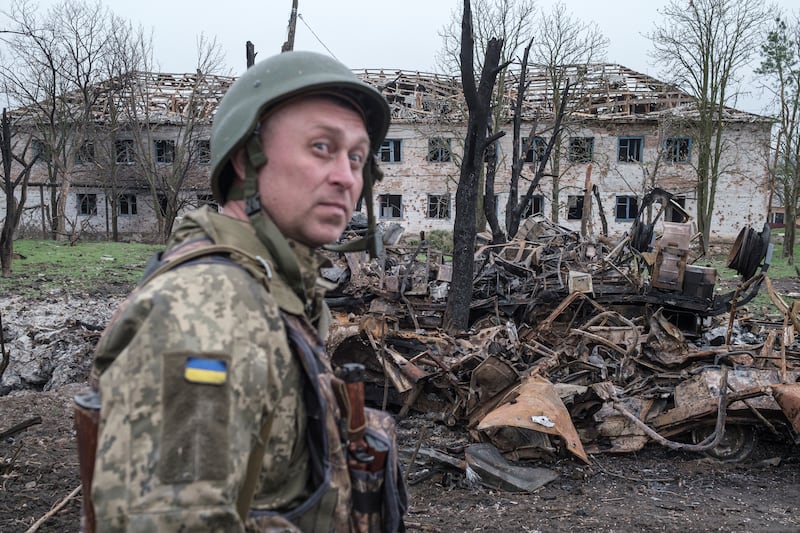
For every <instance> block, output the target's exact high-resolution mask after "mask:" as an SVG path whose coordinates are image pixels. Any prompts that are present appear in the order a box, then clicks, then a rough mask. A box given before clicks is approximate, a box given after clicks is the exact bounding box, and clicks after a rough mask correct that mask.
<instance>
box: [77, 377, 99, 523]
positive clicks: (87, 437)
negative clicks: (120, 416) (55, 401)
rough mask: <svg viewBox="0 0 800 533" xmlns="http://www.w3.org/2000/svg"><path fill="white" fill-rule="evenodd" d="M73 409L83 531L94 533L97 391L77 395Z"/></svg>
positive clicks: (97, 418) (97, 417)
mask: <svg viewBox="0 0 800 533" xmlns="http://www.w3.org/2000/svg"><path fill="white" fill-rule="evenodd" d="M74 401H75V406H74V409H73V413H74V421H75V433H76V434H77V438H78V462H79V464H80V473H81V493H82V504H81V511H82V513H81V514H82V516H81V531H83V532H84V533H94V532H95V529H96V522H95V515H94V505H92V479H93V478H94V460H95V457H96V455H97V426H98V424H99V423H100V395H99V394H98V393H97V392H96V391H93V390H92V391H86V392H83V393H80V394H76V395H75V398H74Z"/></svg>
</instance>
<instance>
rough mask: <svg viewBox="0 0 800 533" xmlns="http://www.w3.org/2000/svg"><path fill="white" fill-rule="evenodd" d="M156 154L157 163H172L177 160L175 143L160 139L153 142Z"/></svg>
mask: <svg viewBox="0 0 800 533" xmlns="http://www.w3.org/2000/svg"><path fill="white" fill-rule="evenodd" d="M153 147H154V148H155V152H156V163H172V162H173V161H174V160H175V141H173V140H171V139H159V140H157V141H153Z"/></svg>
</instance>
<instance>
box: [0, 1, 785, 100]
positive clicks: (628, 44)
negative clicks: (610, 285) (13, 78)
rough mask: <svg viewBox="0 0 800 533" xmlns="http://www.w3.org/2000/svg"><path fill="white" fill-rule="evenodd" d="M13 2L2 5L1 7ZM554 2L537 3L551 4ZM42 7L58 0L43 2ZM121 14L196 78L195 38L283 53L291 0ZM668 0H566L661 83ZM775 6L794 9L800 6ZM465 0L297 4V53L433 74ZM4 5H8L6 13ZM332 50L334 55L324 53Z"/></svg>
mask: <svg viewBox="0 0 800 533" xmlns="http://www.w3.org/2000/svg"><path fill="white" fill-rule="evenodd" d="M9 1H10V0H0V5H2V4H4V3H7V2H9ZM555 1H556V0H539V5H541V6H543V7H545V8H549V7H550V6H552V4H553V3H554V2H555ZM39 3H40V5H41V6H43V7H44V6H47V5H51V4H52V3H54V0H40V2H39ZM104 3H105V4H106V5H108V7H109V8H110V9H111V10H112V11H114V12H115V13H116V14H118V15H120V16H123V17H125V18H128V19H130V20H133V21H135V22H138V23H141V24H142V26H143V27H144V28H145V29H148V30H149V29H152V30H153V37H154V45H155V58H156V61H157V62H158V66H159V68H160V70H162V71H165V72H191V71H193V70H194V68H195V63H196V40H197V36H198V35H199V34H200V33H201V32H204V33H205V34H207V35H216V36H217V38H218V41H219V42H220V43H221V45H222V46H223V49H224V52H225V58H226V62H227V66H228V67H229V69H230V72H231V73H233V74H238V73H239V72H241V71H242V70H243V69H244V66H245V42H246V41H248V40H250V41H252V42H253V43H254V44H255V48H256V51H257V52H258V53H259V56H258V57H259V58H263V57H266V56H268V55H271V54H273V53H277V52H279V51H280V47H281V44H283V42H284V40H285V39H286V28H287V22H288V19H289V11H290V8H291V0H266V1H261V2H253V1H252V0H249V1H248V0H223V1H220V0H213V1H212V0H195V1H193V2H187V1H176V0H173V1H166V0H136V1H131V0H106V1H105V2H104ZM665 3H666V2H665V1H664V0H647V1H645V2H635V3H634V4H631V2H629V1H625V2H622V1H613V0H608V1H606V2H598V1H597V0H565V4H566V5H567V8H568V9H569V10H570V11H571V12H572V13H573V14H574V16H576V17H578V18H580V19H581V20H584V21H594V22H596V23H597V24H598V26H599V27H600V30H601V31H602V32H603V33H604V34H605V36H606V37H608V38H609V40H610V43H609V49H608V57H607V59H608V61H609V62H612V63H619V64H622V65H624V66H626V67H629V68H632V69H633V70H636V71H639V72H642V73H645V74H649V75H651V76H654V77H659V70H658V68H656V66H654V65H653V64H652V61H651V59H650V58H649V57H648V55H647V53H648V51H649V50H650V49H651V45H650V42H649V40H648V39H647V38H646V37H645V36H644V34H646V33H648V32H650V31H651V30H652V27H653V22H654V21H655V20H657V18H658V9H659V8H660V7H661V6H663V5H664V4H665ZM777 4H778V5H779V6H780V7H782V8H783V9H784V11H786V12H789V11H790V10H797V0H780V1H778V2H777ZM461 5H462V1H461V0H403V1H398V0H392V1H386V0H299V13H300V16H301V19H300V20H298V23H297V34H296V37H295V49H298V50H300V49H303V50H316V51H320V52H330V53H332V54H333V55H334V56H335V57H337V58H338V59H339V60H341V61H342V62H344V63H345V64H346V65H347V66H349V67H351V68H371V69H380V68H384V69H407V70H420V71H425V72H432V71H434V70H435V65H436V61H435V57H436V54H437V52H438V51H439V50H440V48H441V42H442V41H441V37H439V31H440V30H441V28H442V27H443V26H444V25H445V24H447V22H448V21H449V20H450V18H451V14H452V13H453V11H456V12H458V13H459V15H460V12H461ZM0 9H2V8H0ZM326 48H327V50H326ZM745 81H746V82H748V87H746V88H745V89H746V90H747V91H749V92H751V94H750V95H749V96H747V97H745V98H743V99H742V100H741V101H740V103H739V105H738V107H739V108H740V109H743V110H746V111H750V112H756V113H758V112H762V111H764V109H765V107H764V106H765V103H766V102H764V101H763V100H764V97H763V96H762V95H759V94H758V93H757V91H755V89H754V86H753V84H752V81H753V80H752V77H751V76H747V79H746V80H745Z"/></svg>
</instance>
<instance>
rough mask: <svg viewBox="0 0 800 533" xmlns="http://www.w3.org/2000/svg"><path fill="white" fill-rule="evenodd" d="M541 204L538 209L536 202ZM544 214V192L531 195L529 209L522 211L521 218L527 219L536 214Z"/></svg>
mask: <svg viewBox="0 0 800 533" xmlns="http://www.w3.org/2000/svg"><path fill="white" fill-rule="evenodd" d="M537 203H538V204H539V209H538V210H537V209H536V204H537ZM543 214H544V195H543V194H534V195H532V196H531V202H530V203H529V204H528V206H527V209H525V211H523V212H522V213H520V215H519V219H520V220H525V219H526V218H529V217H532V216H535V215H543Z"/></svg>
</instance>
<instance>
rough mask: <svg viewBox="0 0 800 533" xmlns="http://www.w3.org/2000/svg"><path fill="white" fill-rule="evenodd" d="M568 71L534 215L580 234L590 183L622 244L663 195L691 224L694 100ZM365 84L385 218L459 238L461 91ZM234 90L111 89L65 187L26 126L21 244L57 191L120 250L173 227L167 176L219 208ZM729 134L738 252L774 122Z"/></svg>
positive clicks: (607, 73) (506, 169)
mask: <svg viewBox="0 0 800 533" xmlns="http://www.w3.org/2000/svg"><path fill="white" fill-rule="evenodd" d="M565 69H566V70H567V71H568V76H567V77H568V78H570V79H573V80H576V79H580V84H579V86H578V87H579V89H578V90H579V91H580V92H579V97H577V98H576V99H575V103H574V105H573V107H572V109H570V112H569V116H568V119H567V121H566V128H565V131H564V134H563V143H562V146H561V149H560V153H559V154H558V168H559V175H560V180H559V183H558V194H557V195H554V194H553V183H554V182H553V180H552V179H545V180H542V182H541V183H540V186H539V188H538V189H537V190H536V191H534V195H533V198H532V202H531V205H530V206H529V207H528V209H527V211H526V212H525V213H523V216H524V217H527V216H530V215H535V214H542V215H544V216H545V217H546V218H550V219H551V220H552V219H554V217H553V213H557V218H558V222H559V223H560V224H563V225H564V226H565V227H568V228H573V229H574V228H577V227H579V224H580V218H581V211H582V205H583V201H584V200H583V190H584V188H585V186H586V179H587V173H590V174H591V182H592V184H593V185H594V186H595V187H596V188H597V192H598V196H597V199H598V200H599V202H598V204H597V205H596V206H595V211H594V213H593V219H592V221H591V222H592V223H593V224H595V225H597V226H598V227H599V225H600V223H601V220H602V221H603V222H604V223H605V224H607V228H608V233H609V234H611V235H620V234H621V233H623V232H624V231H626V229H627V228H628V227H629V226H630V223H631V222H632V221H633V220H634V218H635V217H636V215H637V213H638V210H639V208H640V206H641V202H642V198H643V196H644V194H645V193H646V192H647V191H648V190H650V189H652V188H654V187H660V188H664V189H667V190H670V191H672V192H673V193H674V194H675V202H676V203H677V204H679V205H681V206H682V207H683V208H684V209H685V210H686V211H688V212H694V210H695V207H696V205H695V201H696V191H695V178H696V176H695V172H694V165H693V162H695V161H696V158H697V150H696V149H695V147H694V144H693V139H692V136H691V123H692V119H693V117H694V116H695V111H694V108H693V103H692V99H691V98H690V97H689V96H688V95H686V94H685V93H683V92H681V91H680V90H678V89H677V88H675V87H673V86H670V85H668V84H666V83H663V82H660V81H658V80H656V79H654V78H651V77H649V76H646V75H644V74H640V73H637V72H634V71H632V70H630V69H627V68H625V67H623V66H620V65H614V64H598V65H588V66H580V67H565ZM356 73H357V74H358V75H359V76H360V77H361V78H362V79H363V80H364V81H366V82H367V83H370V84H372V85H373V86H375V87H377V88H379V89H380V90H381V91H382V93H383V94H384V95H385V96H386V98H387V100H388V101H389V104H390V106H391V108H392V115H393V118H392V125H391V127H390V130H389V133H388V135H387V139H386V141H385V142H384V143H383V146H382V147H381V150H380V153H379V154H378V157H379V159H380V161H381V164H382V168H383V171H384V173H385V179H384V180H383V182H382V183H380V184H379V185H378V187H377V190H376V197H375V199H374V202H375V208H376V211H375V212H376V213H378V214H379V216H380V218H381V219H382V220H383V221H384V222H386V223H397V224H399V225H401V226H402V227H403V228H404V229H405V230H406V231H407V232H409V233H414V234H415V233H418V232H420V231H430V230H451V229H452V225H453V221H454V215H455V205H454V197H455V195H454V192H455V187H456V183H457V179H458V173H459V169H458V161H459V160H460V151H461V146H460V143H461V142H463V136H464V126H465V123H466V113H465V106H464V99H463V94H462V91H461V87H460V79H459V78H458V77H457V76H446V75H440V74H427V73H420V72H410V71H384V70H363V71H357V72H356ZM505 80H506V86H505V87H504V96H503V98H502V102H503V103H502V106H501V107H502V109H500V110H499V116H502V117H504V118H503V119H502V120H503V121H505V124H504V126H503V127H507V128H508V129H509V130H510V128H511V122H510V117H511V106H512V103H513V101H514V99H515V97H516V90H517V88H516V87H517V86H516V84H517V80H516V79H515V74H514V72H513V71H510V72H509V75H507V76H506V78H505ZM529 80H530V82H531V85H530V88H529V89H528V90H527V91H526V93H525V99H524V104H523V110H522V118H523V120H522V125H521V129H522V131H523V132H525V133H524V137H526V138H527V137H529V136H530V137H531V139H530V144H529V145H528V146H526V147H524V148H527V149H523V151H522V153H523V154H524V157H525V159H526V170H524V171H523V183H524V182H525V179H528V180H529V179H530V178H531V174H532V171H531V170H529V169H527V168H528V167H531V166H532V165H533V164H535V163H536V162H537V159H538V158H541V157H542V152H543V150H542V147H543V145H544V143H546V142H547V140H548V138H549V133H548V132H549V128H550V127H551V125H552V121H553V104H552V97H551V94H550V93H549V92H548V89H547V87H548V85H547V84H548V80H547V78H546V76H544V74H542V73H541V72H538V73H537V72H536V71H534V72H532V73H531V74H529ZM231 82H232V78H227V77H221V76H208V75H200V74H177V75H172V74H147V73H142V74H135V75H132V76H131V77H130V79H128V80H126V81H125V82H124V83H123V82H120V81H119V80H110V81H108V82H106V83H105V84H103V85H102V86H101V87H98V88H97V91H96V94H97V95H99V96H98V98H97V99H96V101H95V102H94V104H93V107H92V116H91V122H92V125H93V126H92V128H90V129H91V135H85V134H82V137H81V139H80V140H79V141H76V142H74V143H73V144H75V145H74V146H71V147H70V148H69V149H68V150H66V152H65V154H67V155H66V157H64V159H65V160H64V161H60V163H59V164H60V166H61V169H62V173H61V174H60V175H59V178H58V179H57V180H56V181H53V180H52V179H48V175H49V174H50V172H51V171H52V166H53V165H55V162H54V161H53V159H52V157H50V156H49V154H48V151H49V148H48V146H47V144H46V143H44V142H43V141H42V140H41V139H40V138H38V137H37V134H36V133H35V129H36V128H35V127H34V126H33V125H34V122H31V120H32V119H30V118H29V119H28V122H27V123H25V122H24V121H23V122H22V124H27V126H25V127H26V128H31V131H34V133H33V136H34V140H33V150H32V151H33V152H37V153H39V154H40V157H39V159H38V161H37V162H36V163H35V164H34V166H33V171H32V175H31V179H30V183H31V191H30V193H29V196H28V201H27V204H26V211H25V213H24V216H23V219H22V223H21V226H20V229H19V235H20V236H36V235H41V234H42V233H43V232H44V233H47V224H46V221H45V211H46V209H45V208H46V207H49V205H50V204H51V203H52V202H53V201H56V195H53V194H51V192H52V190H53V189H54V188H55V189H58V192H59V194H60V195H62V196H63V199H62V200H61V201H63V212H64V216H65V218H66V221H67V223H66V226H67V227H68V228H69V227H72V228H81V231H82V232H83V235H84V236H85V237H87V238H88V237H89V236H90V235H94V236H95V237H96V238H110V236H111V235H112V228H115V229H116V231H114V232H113V233H115V234H118V235H119V238H124V239H132V240H137V239H142V240H144V239H152V238H153V236H154V235H157V233H158V224H159V223H161V224H163V221H161V222H159V220H158V216H157V215H158V213H159V212H161V213H164V212H166V209H165V202H166V201H167V198H168V196H167V195H166V194H163V193H162V192H160V191H163V190H166V188H168V187H170V186H173V185H174V183H175V180H174V179H172V181H170V176H172V177H174V176H176V175H180V176H179V177H180V181H179V184H180V193H179V195H178V197H177V198H178V199H177V200H176V203H177V204H178V205H177V206H175V207H177V208H178V210H177V211H178V213H180V212H184V211H186V210H188V209H191V208H193V207H196V206H198V205H202V204H206V203H211V202H212V199H211V195H210V190H209V189H208V186H207V183H206V176H207V172H208V163H209V133H210V128H209V125H210V121H211V118H212V116H213V111H214V109H215V108H216V104H217V102H218V101H219V98H220V97H221V95H222V94H224V92H225V90H226V88H227V87H228V86H229V85H230V83H231ZM121 106H122V107H126V108H127V109H132V108H135V114H134V115H131V113H130V112H128V114H127V115H126V116H128V117H131V116H135V117H138V118H137V119H136V121H137V123H139V124H144V125H145V126H142V127H139V129H134V127H133V126H132V125H131V124H132V122H131V121H130V119H129V120H128V122H126V121H125V120H121V119H120V113H119V110H120V109H121ZM22 111H24V110H20V112H22ZM725 121H726V127H725V137H724V141H723V142H724V144H725V145H726V146H727V147H729V148H733V147H735V149H727V150H726V151H725V156H724V157H725V159H724V161H723V164H722V165H721V166H722V168H724V169H725V172H723V173H722V175H721V176H720V181H719V185H718V188H717V196H716V201H715V214H714V219H713V220H714V224H713V227H712V239H728V240H731V239H733V238H734V237H735V236H736V235H737V233H738V231H739V230H740V229H741V227H742V226H743V225H747V224H760V223H762V222H763V221H764V220H765V218H766V216H767V212H768V205H767V204H768V198H769V190H768V173H767V167H766V161H767V154H768V146H769V135H770V125H771V122H770V121H769V120H768V119H766V118H765V117H760V116H757V115H752V114H749V113H745V112H741V111H737V110H734V109H728V110H727V112H726V116H725ZM189 126H191V127H189ZM512 143H513V141H512V136H511V135H506V136H504V137H503V138H501V139H500V140H499V141H498V144H497V153H498V168H497V179H496V185H495V198H496V200H497V205H498V206H499V207H498V209H499V211H498V215H499V216H498V218H499V220H501V221H502V220H504V209H505V202H506V199H507V197H508V180H509V175H510V173H511V154H512V146H511V145H512ZM68 144H69V143H68ZM553 163H554V161H551V162H550V163H549V166H548V171H549V172H552V171H553V168H554V167H553ZM179 167H180V168H179ZM145 169H146V170H147V171H145ZM158 176H165V178H164V179H163V180H159V179H158ZM64 182H69V186H64ZM171 184H172V185H171ZM2 205H5V204H4V202H3V204H2Z"/></svg>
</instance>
